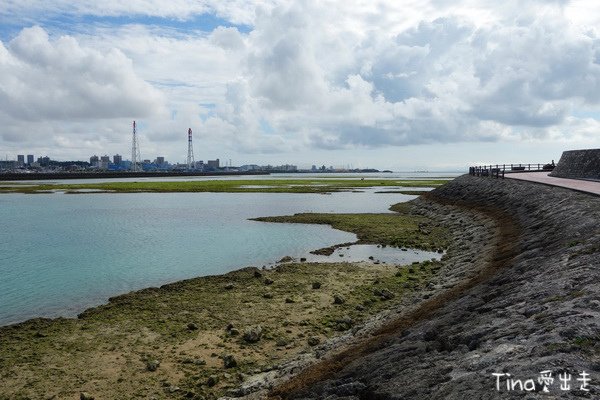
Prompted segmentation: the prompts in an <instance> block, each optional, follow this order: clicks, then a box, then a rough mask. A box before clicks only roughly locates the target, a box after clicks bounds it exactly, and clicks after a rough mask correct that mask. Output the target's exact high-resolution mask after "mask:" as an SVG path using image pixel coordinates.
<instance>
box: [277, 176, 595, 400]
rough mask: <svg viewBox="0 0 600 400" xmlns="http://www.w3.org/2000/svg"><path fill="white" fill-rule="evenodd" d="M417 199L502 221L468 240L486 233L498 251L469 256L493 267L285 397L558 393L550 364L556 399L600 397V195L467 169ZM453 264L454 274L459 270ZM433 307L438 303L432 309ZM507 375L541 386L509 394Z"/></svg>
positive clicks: (440, 210)
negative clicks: (566, 382)
mask: <svg viewBox="0 0 600 400" xmlns="http://www.w3.org/2000/svg"><path fill="white" fill-rule="evenodd" d="M414 206H415V210H416V212H421V213H423V214H425V215H427V216H430V217H434V218H435V217H436V215H437V216H438V219H439V220H440V221H441V220H443V219H444V218H445V216H449V215H454V216H455V219H459V220H462V219H464V217H463V216H462V215H461V212H471V213H473V214H483V215H485V216H486V218H490V219H493V220H494V221H495V224H496V229H495V234H493V235H491V236H489V237H484V238H481V237H473V235H472V233H471V232H472V230H470V229H469V227H467V226H465V227H464V239H463V241H462V242H459V246H460V248H461V251H463V252H466V251H468V248H469V246H471V243H477V242H479V241H481V240H483V241H488V242H489V243H493V247H495V250H494V251H492V252H491V253H490V254H480V255H479V256H478V258H477V259H474V260H472V261H471V260H469V259H467V260H464V259H463V260H462V261H461V262H463V263H464V262H465V261H468V262H469V263H470V264H472V265H477V263H478V262H479V261H481V260H482V259H484V260H485V262H484V263H482V264H485V265H481V266H480V267H477V268H478V269H479V271H475V273H474V274H473V273H472V274H470V275H466V274H465V275H464V276H463V277H462V279H463V282H462V283H460V284H458V285H455V286H454V288H452V289H449V291H448V292H450V294H449V295H444V294H440V295H438V296H442V297H440V298H441V299H442V300H443V301H440V302H438V303H437V308H436V309H434V310H433V311H432V310H425V311H426V312H427V314H426V317H424V318H422V319H416V320H415V319H413V320H410V321H409V320H406V321H408V322H406V323H405V324H404V325H402V324H397V325H396V326H394V325H393V323H392V324H391V325H392V326H394V329H393V330H390V333H389V334H388V335H387V336H386V337H385V338H384V339H385V340H380V341H379V342H378V344H377V346H376V347H373V348H371V349H369V351H368V352H366V353H363V354H361V356H360V357H352V356H351V355H352V353H353V350H352V349H351V350H350V351H348V352H347V354H350V356H349V357H348V358H347V359H342V358H340V357H338V358H337V359H334V362H333V363H331V365H330V366H331V369H330V371H335V372H326V373H324V374H323V376H322V378H321V379H319V380H318V381H317V382H315V379H314V377H313V379H312V380H307V383H309V384H307V385H295V386H291V388H292V389H290V390H283V391H282V392H281V394H282V397H283V398H298V399H300V398H302V399H323V398H328V399H345V400H359V399H417V400H419V399H423V400H434V399H457V400H458V399H461V400H462V399H468V398H472V399H492V398H525V397H526V398H531V399H534V398H535V399H537V398H548V397H547V396H542V395H541V393H543V392H545V391H544V386H543V385H542V383H540V381H539V380H538V378H539V377H540V372H541V371H547V370H550V371H552V374H553V375H552V377H553V379H554V383H553V384H552V385H550V386H549V387H548V388H547V389H548V391H549V394H550V395H551V398H573V397H584V398H598V396H599V395H600V386H599V382H600V287H599V285H598V281H599V279H600V257H598V255H599V253H600V230H598V228H597V221H598V220H600V199H598V198H597V197H594V196H589V195H586V194H582V193H576V192H572V191H569V190H566V189H562V188H557V187H549V186H542V185H538V184H533V183H529V182H523V181H516V180H497V179H486V178H477V177H471V176H462V177H459V178H457V179H456V180H454V181H453V182H451V183H449V184H447V185H445V186H443V187H441V188H439V189H437V190H435V191H433V192H432V193H431V195H429V196H425V197H423V198H421V199H419V200H418V201H416V202H415V204H414ZM469 210H470V211H469ZM457 259H460V257H455V258H454V260H455V261H451V262H452V263H456V260H457ZM448 267H449V273H451V271H452V269H453V265H448ZM456 288H460V291H457V289H456ZM453 290H454V291H455V293H452V291H453ZM427 302H429V303H431V299H428V300H423V303H422V304H423V305H426V304H427ZM415 307H416V312H418V311H419V307H421V308H423V306H420V305H418V304H417V305H415ZM407 312H412V313H414V312H415V310H414V309H413V310H412V311H407V310H403V309H402V310H398V314H399V316H400V317H399V319H402V315H403V314H406V313H407ZM356 351H360V349H357V350H356ZM354 353H356V352H354ZM322 370H324V369H322ZM565 373H566V374H568V375H570V376H571V379H572V380H571V385H570V389H569V390H566V389H565V390H563V389H561V388H560V381H559V374H563V376H566V375H564V374H565ZM582 373H586V374H589V375H588V377H591V381H589V382H587V384H586V386H585V389H587V390H589V391H584V390H581V381H577V380H576V379H578V378H581V377H582V375H581V374H582ZM494 374H497V375H494ZM505 374H510V376H511V379H519V380H521V382H522V384H523V382H526V381H528V380H530V383H529V384H528V385H529V388H530V390H529V391H526V390H524V389H523V390H519V386H518V384H517V386H516V389H514V390H513V389H510V390H507V386H506V382H507V380H508V379H509V377H508V375H505ZM307 376H309V377H310V375H307ZM531 384H533V385H534V389H533V390H534V391H535V393H534V392H533V391H531Z"/></svg>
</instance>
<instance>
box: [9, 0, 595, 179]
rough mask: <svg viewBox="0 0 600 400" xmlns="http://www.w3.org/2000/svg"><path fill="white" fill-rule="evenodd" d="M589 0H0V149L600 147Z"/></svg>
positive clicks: (489, 154) (404, 157) (375, 162)
mask: <svg viewBox="0 0 600 400" xmlns="http://www.w3.org/2000/svg"><path fill="white" fill-rule="evenodd" d="M599 23H600V3H598V2H597V1H596V0H530V1H527V2H523V1H517V0H505V1H501V2H499V1H497V0H389V1H382V0H365V1H362V0H360V1H359V0H356V1H351V0H320V1H317V0H312V1H311V0H307V1H289V0H262V1H242V0H170V1H162V0H130V1H126V2H124V1H120V0H119V1H117V0H104V1H93V0H79V1H76V2H74V1H71V0H51V1H48V0H2V2H0V158H2V159H4V158H8V159H16V156H17V154H34V155H35V156H36V157H37V156H42V155H48V156H50V157H51V158H52V159H57V160H74V159H78V160H86V159H89V157H90V156H91V155H94V154H96V155H99V156H100V155H104V154H107V155H111V156H112V155H114V154H121V155H123V156H124V157H123V158H124V159H129V158H130V157H131V129H132V128H131V125H132V121H133V120H136V121H137V126H138V135H139V142H140V151H141V156H142V158H144V159H151V160H153V159H155V158H156V157H157V156H164V157H166V159H167V160H168V161H170V162H184V161H185V159H186V157H187V130H188V128H191V129H192V131H193V135H194V155H195V159H196V160H207V159H215V158H219V159H220V160H221V162H222V164H224V163H229V160H231V163H232V164H233V165H242V164H260V165H266V164H272V165H280V164H286V163H290V164H296V165H298V166H299V167H301V168H303V167H310V166H311V165H313V164H315V165H326V166H330V165H331V166H334V167H348V166H350V167H353V168H378V169H391V170H394V171H411V170H431V171H435V170H440V171H442V170H462V169H465V168H466V167H467V166H469V165H473V164H482V163H494V164H496V163H530V162H531V163H544V162H550V161H551V160H556V161H558V159H559V158H560V155H561V153H562V151H564V150H570V149H578V148H598V147H600V28H598V27H600V24H599Z"/></svg>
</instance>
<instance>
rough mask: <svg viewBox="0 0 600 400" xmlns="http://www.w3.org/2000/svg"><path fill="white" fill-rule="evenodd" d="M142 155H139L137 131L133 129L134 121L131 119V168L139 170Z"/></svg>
mask: <svg viewBox="0 0 600 400" xmlns="http://www.w3.org/2000/svg"><path fill="white" fill-rule="evenodd" d="M141 162H142V156H140V147H139V145H138V140H137V133H136V130H135V121H133V137H132V139H131V170H132V171H134V172H135V171H140V170H141Z"/></svg>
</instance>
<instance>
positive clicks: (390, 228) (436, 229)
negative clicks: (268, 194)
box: [255, 203, 449, 250]
mask: <svg viewBox="0 0 600 400" xmlns="http://www.w3.org/2000/svg"><path fill="white" fill-rule="evenodd" d="M392 210H394V211H397V212H395V213H380V214H313V213H302V214H295V215H288V216H279V217H261V218H256V219H255V220H256V221H263V222H278V223H301V224H327V225H331V226H332V227H333V228H335V229H339V230H342V231H346V232H352V233H355V234H356V235H357V236H358V243H362V244H385V245H391V246H398V247H411V248H418V249H422V250H438V249H443V248H446V247H447V246H448V244H449V243H448V239H447V238H448V234H447V231H446V230H445V229H443V228H442V227H440V226H439V225H437V224H434V223H432V222H431V221H429V220H428V219H426V218H424V217H419V216H415V215H411V214H409V213H408V212H407V211H406V207H405V206H404V205H403V203H400V204H398V205H395V206H392Z"/></svg>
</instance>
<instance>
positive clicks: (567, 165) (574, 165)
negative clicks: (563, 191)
mask: <svg viewBox="0 0 600 400" xmlns="http://www.w3.org/2000/svg"><path fill="white" fill-rule="evenodd" d="M550 176H554V177H557V178H572V179H593V180H600V149H587V150H569V151H565V152H563V154H562V156H561V157H560V160H559V161H558V164H557V165H556V168H555V169H554V171H552V173H551V174H550Z"/></svg>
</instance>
